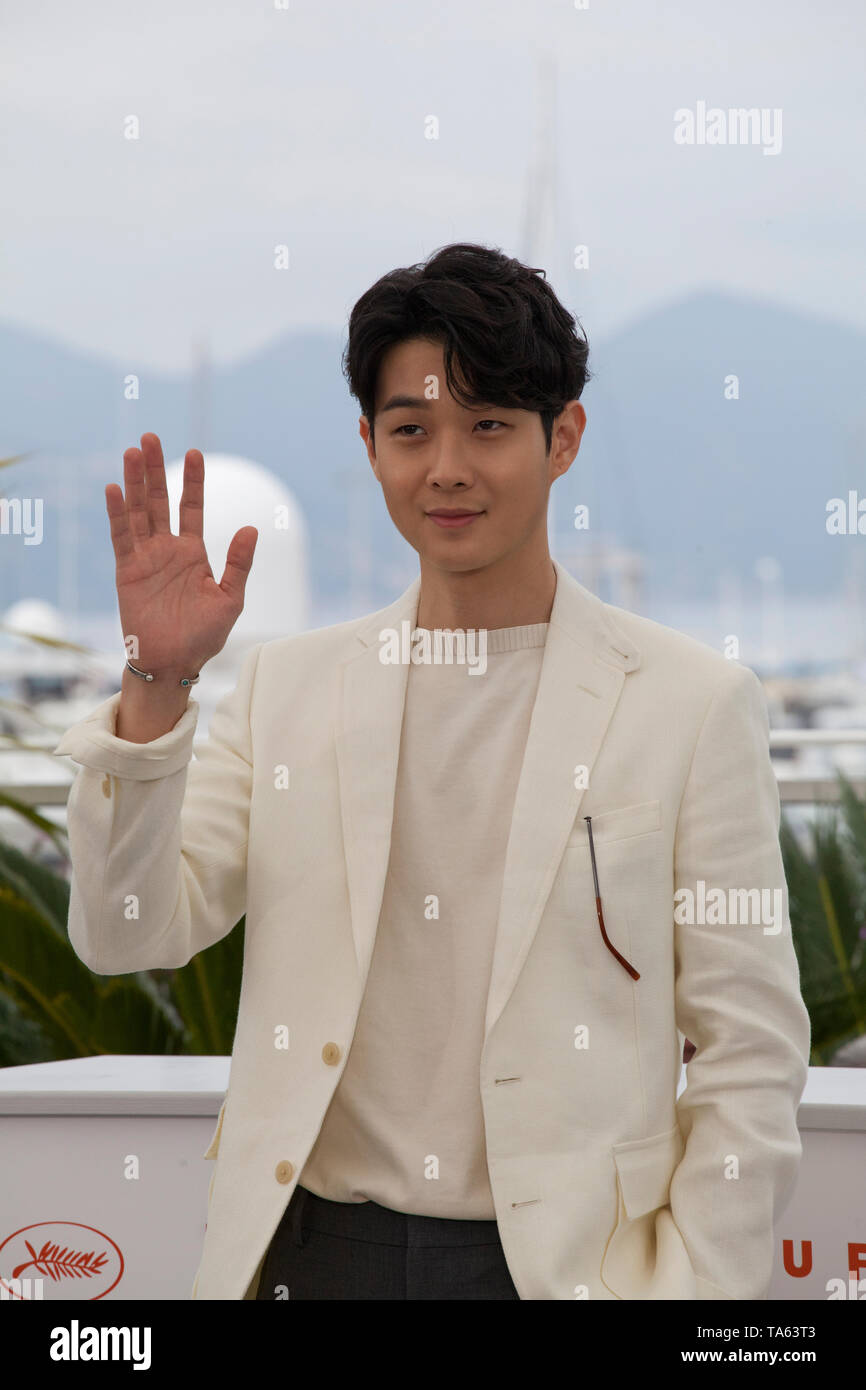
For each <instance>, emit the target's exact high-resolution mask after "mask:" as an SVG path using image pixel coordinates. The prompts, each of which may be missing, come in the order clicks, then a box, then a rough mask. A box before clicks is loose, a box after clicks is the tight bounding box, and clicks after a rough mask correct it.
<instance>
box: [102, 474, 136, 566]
mask: <svg viewBox="0 0 866 1390" xmlns="http://www.w3.org/2000/svg"><path fill="white" fill-rule="evenodd" d="M105 506H106V509H107V511H108V519H109V523H110V526H111V544H112V545H113V546H114V558H115V559H116V560H117V561H118V563H119V562H120V561H121V560H125V559H126V557H127V555H134V554H135V544H134V542H133V539H132V532H131V531H130V529H129V517H128V516H127V514H126V503H125V502H124V500H123V489H122V488H120V487H118V485H117V483H106V485H105Z"/></svg>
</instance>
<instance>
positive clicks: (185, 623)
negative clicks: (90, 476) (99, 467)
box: [105, 434, 258, 680]
mask: <svg viewBox="0 0 866 1390" xmlns="http://www.w3.org/2000/svg"><path fill="white" fill-rule="evenodd" d="M123 479H124V486H125V488H126V496H125V497H124V494H123V492H122V490H121V489H120V487H119V486H118V485H117V484H116V483H108V484H107V485H106V488H105V505H106V507H107V510H108V516H109V520H110V523H111V542H112V545H113V547H114V555H115V560H116V562H117V563H116V568H115V582H116V585H117V602H118V607H119V610H120V622H121V627H122V630H123V636H124V641H128V640H129V638H130V637H135V638H136V639H137V644H138V648H137V651H138V659H136V658H135V657H132V656H131V657H130V660H131V661H132V664H133V666H137V667H139V668H140V669H141V670H144V671H149V672H152V673H153V675H154V676H155V677H157V678H163V677H164V678H165V679H171V680H179V679H180V677H181V676H192V675H197V674H198V672H199V671H200V670H201V668H202V666H204V664H205V662H206V661H209V660H210V658H211V657H212V656H216V654H217V652H219V651H221V650H222V648H223V647H224V646H225V643H226V639H227V638H228V635H229V633H230V632H231V630H232V628H233V627H234V624H235V623H236V621H237V619H238V618H239V616H240V614H241V613H242V612H243V606H244V590H245V588H246V582H247V575H248V574H249V572H250V567H251V566H252V562H253V553H254V551H255V548H256V542H257V540H258V531H257V530H256V528H255V527H254V526H242V527H241V529H240V530H239V531H237V532H236V533H235V535H234V536H233V537H232V542H231V544H230V546H229V549H228V554H227V556H226V565H225V570H224V572H223V577H222V579H221V581H220V583H219V584H217V582H216V580H215V579H214V576H213V571H212V570H211V567H210V565H209V563H208V558H207V552H206V550H205V546H204V540H203V520H204V459H203V458H202V455H201V452H200V450H198V449H188V450H187V453H186V457H185V459H184V466H183V494H182V497H181V503H180V525H179V530H178V534H177V535H176V536H175V535H172V531H171V525H170V515H169V505H168V491H167V488H166V482H165V462H164V460H163V455H162V445H161V444H160V441H159V438H158V437H157V435H155V434H143V435H142V436H141V448H140V449H135V448H132V449H127V450H126V451H125V453H124V455H123ZM131 679H133V680H135V679H136V677H135V676H132V677H131Z"/></svg>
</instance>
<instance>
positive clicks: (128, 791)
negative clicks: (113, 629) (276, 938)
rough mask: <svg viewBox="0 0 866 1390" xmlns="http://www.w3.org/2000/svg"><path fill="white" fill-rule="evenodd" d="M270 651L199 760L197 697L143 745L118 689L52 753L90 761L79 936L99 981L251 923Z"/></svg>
mask: <svg viewBox="0 0 866 1390" xmlns="http://www.w3.org/2000/svg"><path fill="white" fill-rule="evenodd" d="M260 651H261V644H259V645H258V646H256V647H254V648H253V649H252V650H251V651H249V652H248V653H247V654H246V655H245V657H244V659H243V662H242V667H241V673H240V677H239V680H238V683H237V685H236V687H235V689H234V690H232V691H231V692H230V693H229V694H227V695H226V696H224V697H223V699H222V700H220V702H219V703H218V705H217V706H216V709H215V710H214V713H213V715H212V718H211V722H210V728H209V736H208V739H207V740H206V741H205V742H204V744H203V745H202V746H201V748H200V750H195V756H193V754H194V750H193V735H194V733H195V727H196V724H197V722H198V713H199V706H198V703H197V702H196V701H195V700H193V699H190V701H189V703H188V705H187V708H186V709H185V711H184V713H183V714H182V715H181V717H180V719H178V721H177V723H176V724H175V725H174V727H173V728H172V729H170V730H169V731H168V733H165V734H162V735H161V736H160V737H159V738H156V739H153V740H152V741H151V742H150V743H132V742H130V741H129V740H127V739H122V738H118V737H117V736H116V734H115V732H114V730H115V727H116V718H117V707H118V704H119V703H120V692H119V691H118V692H117V694H115V695H112V696H111V698H110V699H108V700H106V701H104V703H103V704H101V705H100V706H99V707H98V708H97V709H96V710H94V711H93V713H92V714H91V715H89V716H88V717H87V718H86V719H83V720H81V721H79V723H77V724H74V725H72V727H71V728H70V729H67V731H66V733H65V734H64V735H63V738H62V739H61V740H60V742H59V744H58V745H57V747H56V748H55V749H54V750H53V751H54V752H55V753H65V754H67V755H68V756H69V757H71V758H72V759H73V760H74V761H75V762H77V763H80V764H81V767H80V769H79V771H78V772H77V774H76V777H75V781H74V782H73V784H72V786H71V788H70V791H69V797H68V801H67V817H66V825H67V831H68V835H69V849H70V857H71V860H72V878H71V882H70V898H69V920H68V932H69V940H70V943H71V945H72V948H73V950H74V951H75V954H76V955H77V956H78V957H79V959H80V960H82V961H83V962H84V964H85V965H86V966H88V968H89V969H90V970H93V971H94V972H95V973H96V974H98V975H125V974H128V973H131V972H133V971H136V970H150V969H171V968H174V967H176V966H183V965H186V964H187V962H188V961H189V960H190V959H191V958H192V956H194V955H196V954H197V952H199V951H202V950H204V949H205V947H207V946H212V945H213V944H214V943H215V942H217V941H220V940H221V939H222V938H223V937H224V936H226V935H227V934H228V933H229V932H230V931H231V929H232V927H233V926H234V925H235V924H236V922H237V921H238V920H239V919H240V918H241V917H242V916H243V913H244V910H245V902H246V860H247V837H248V826H249V812H250V796H251V791H252V740H251V733H250V706H251V702H252V694H253V688H254V684H255V677H256V669H257V665H258V658H259V653H260Z"/></svg>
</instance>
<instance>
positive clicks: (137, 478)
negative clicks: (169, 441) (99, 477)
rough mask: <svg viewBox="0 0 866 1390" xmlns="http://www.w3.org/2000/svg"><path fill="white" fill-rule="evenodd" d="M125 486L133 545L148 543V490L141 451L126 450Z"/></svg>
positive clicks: (124, 459) (124, 463)
mask: <svg viewBox="0 0 866 1390" xmlns="http://www.w3.org/2000/svg"><path fill="white" fill-rule="evenodd" d="M123 484H124V487H125V489H126V512H127V516H128V518H129V530H130V532H131V534H132V539H133V543H134V544H137V543H139V542H140V541H146V540H147V538H148V536H149V535H150V521H149V519H148V515H147V489H146V487H145V483H144V459H143V458H142V453H141V450H140V449H125V450H124V454H123Z"/></svg>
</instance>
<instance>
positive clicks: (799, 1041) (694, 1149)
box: [670, 666, 811, 1299]
mask: <svg viewBox="0 0 866 1390" xmlns="http://www.w3.org/2000/svg"><path fill="white" fill-rule="evenodd" d="M729 670H730V677H729V679H726V680H723V681H721V682H720V683H719V687H718V689H717V690H716V692H715V694H714V695H713V697H712V699H711V701H710V704H709V707H708V709H707V713H706V715H705V717H704V721H703V724H702V726H701V730H700V734H699V736H698V740H697V743H696V746H695V751H694V755H693V758H692V764H691V767H690V770H689V775H688V779H687V783H686V787H685V791H684V794H683V798H682V802H681V806H680V811H679V816H678V821H677V832H676V840H675V849H674V856H675V860H674V880H675V881H674V889H675V890H677V889H690V890H691V891H692V893H694V894H696V895H697V893H698V880H700V879H702V880H703V881H704V884H705V885H706V888H705V891H706V894H707V895H709V893H710V890H711V889H713V888H721V889H722V890H723V893H724V898H725V902H726V911H725V916H724V917H722V919H721V921H722V922H725V924H724V925H722V924H718V925H705V924H703V923H701V921H700V920H699V917H700V916H701V914H700V912H699V910H697V909H696V911H695V913H694V914H693V923H689V922H682V923H678V922H677V917H678V916H683V915H688V914H687V913H685V912H684V910H683V907H682V905H680V906H677V905H676V903H677V900H676V899H675V912H674V942H675V947H674V956H675V979H676V985H675V989H676V1016H677V1017H676V1021H677V1026H678V1028H679V1029H680V1030H681V1031H682V1032H683V1033H685V1034H686V1036H687V1037H688V1038H689V1039H690V1041H691V1042H693V1043H694V1044H695V1045H696V1048H697V1051H696V1053H695V1055H694V1057H693V1058H692V1060H691V1061H690V1062H689V1064H688V1068H687V1073H686V1075H687V1085H686V1088H685V1090H684V1091H683V1092H682V1093H681V1095H680V1097H679V1100H678V1101H677V1115H678V1120H679V1124H680V1128H681V1130H682V1133H683V1137H684V1139H685V1141H686V1143H685V1150H684V1153H683V1156H682V1158H681V1160H680V1162H679V1164H678V1166H677V1168H676V1170H675V1172H674V1175H673V1178H672V1181H671V1189H670V1205H671V1213H672V1215H673V1218H674V1221H675V1223H676V1225H677V1228H678V1229H679V1231H680V1234H681V1235H682V1237H683V1239H684V1241H685V1244H686V1247H687V1250H688V1254H689V1258H690V1260H691V1263H692V1267H693V1269H694V1272H695V1275H696V1278H697V1281H698V1288H699V1290H700V1295H699V1296H700V1297H701V1298H708V1299H713V1298H733V1299H763V1298H766V1296H767V1289H768V1286H769V1283H770V1279H771V1277H772V1272H773V1258H774V1231H773V1224H774V1220H775V1217H776V1214H777V1213H778V1212H779V1211H780V1210H781V1208H782V1207H783V1205H784V1203H785V1202H786V1201H787V1199H788V1197H789V1196H790V1193H791V1190H792V1188H793V1184H794V1181H795V1178H796V1175H797V1169H798V1166H799V1162H800V1158H801V1156H802V1144H801V1140H800V1135H799V1131H798V1128H797V1108H798V1106H799V1103H800V1099H801V1097H802V1094H803V1090H804V1088H805V1085H806V1081H807V1080H808V1075H809V1055H810V1031H811V1030H810V1022H809V1014H808V1011H807V1009H806V1005H805V1003H804V1002H803V997H802V994H801V992H800V976H799V967H798V963H797V957H796V954H795V951H794V946H793V941H792V937H791V922H790V918H789V915H788V892H787V885H786V882H785V874H784V868H783V862H782V854H781V848H780V844H779V823H780V802H779V789H778V786H777V784H776V778H775V773H774V772H773V767H772V763H771V761H770V754H769V738H768V734H769V720H768V716H767V705H766V699H765V697H764V692H763V689H762V687H761V683H760V681H759V680H758V678H757V676H756V675H755V673H754V672H753V671H751V670H750V669H749V668H748V667H745V666H731V667H730V668H729ZM725 674H726V675H727V672H726V673H725ZM732 889H735V890H737V889H738V890H749V889H758V890H762V889H763V890H765V892H764V894H763V897H762V902H763V903H764V905H765V907H767V908H770V911H766V912H763V913H759V912H757V911H756V910H755V907H754V906H753V907H752V908H751V909H750V910H748V911H743V910H742V909H741V908H738V909H737V910H736V911H734V912H731V911H729V910H728V909H727V905H730V903H731V902H732V901H734V902H737V899H733V898H732V894H731V892H730V890H732ZM694 901H695V902H696V903H697V901H698V900H697V897H696V898H695V900H694ZM748 901H749V899H748V898H745V897H744V896H743V895H742V894H741V895H740V897H739V903H741V904H742V903H745V902H748ZM751 901H752V903H753V904H755V905H756V903H755V894H754V893H753V894H752V897H751ZM680 903H681V900H680ZM774 903H775V904H776V905H779V904H781V910H780V913H779V924H780V925H779V929H778V930H775V927H774V925H773V924H772V923H771V924H770V925H769V928H768V929H767V923H768V919H769V918H770V917H771V915H772V910H773V909H772V904H774ZM711 915H712V914H711V912H710V909H709V907H708V908H707V910H706V911H705V912H704V914H703V916H704V917H705V918H706V917H710V916H711ZM730 916H733V917H735V918H736V919H737V920H738V922H739V923H740V924H739V925H738V924H733V925H731V924H730V923H727V922H726V921H725V919H726V918H727V917H730Z"/></svg>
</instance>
